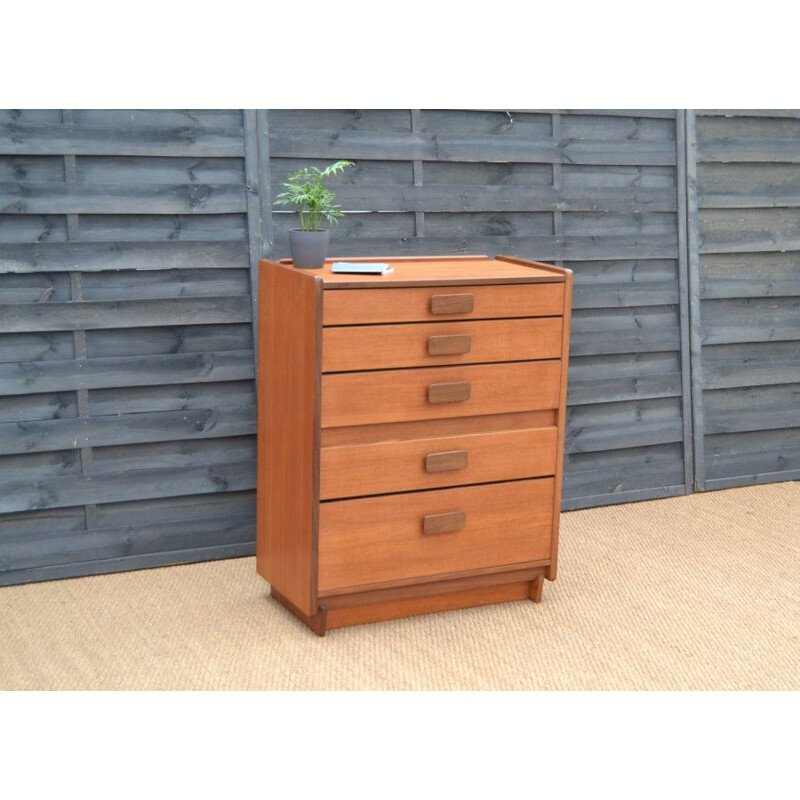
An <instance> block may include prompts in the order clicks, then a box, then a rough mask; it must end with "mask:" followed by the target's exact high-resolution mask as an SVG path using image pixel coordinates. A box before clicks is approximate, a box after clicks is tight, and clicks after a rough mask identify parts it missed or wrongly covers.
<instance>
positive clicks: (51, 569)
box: [0, 541, 256, 586]
mask: <svg viewBox="0 0 800 800" xmlns="http://www.w3.org/2000/svg"><path fill="white" fill-rule="evenodd" d="M255 552H256V544H255V542H254V541H253V542H246V543H243V544H229V545H222V546H220V547H199V548H197V549H189V550H187V549H180V550H172V551H169V552H166V553H148V554H146V555H141V556H124V557H122V558H109V559H103V560H100V561H81V562H78V563H77V564H52V565H50V566H47V567H37V568H33V569H22V570H10V571H8V572H0V586H12V585H15V584H20V583H33V582H35V581H55V580H62V579H64V578H80V577H83V576H84V575H105V574H108V573H112V572H127V571H129V570H138V569H150V568H152V567H165V566H170V565H173V564H194V563H196V562H198V561H214V560H215V559H220V558H242V557H244V556H253V555H255Z"/></svg>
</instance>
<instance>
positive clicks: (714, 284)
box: [700, 275, 800, 300]
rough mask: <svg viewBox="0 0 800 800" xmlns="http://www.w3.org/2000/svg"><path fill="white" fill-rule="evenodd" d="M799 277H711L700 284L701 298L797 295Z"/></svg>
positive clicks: (799, 284) (799, 292)
mask: <svg viewBox="0 0 800 800" xmlns="http://www.w3.org/2000/svg"><path fill="white" fill-rule="evenodd" d="M797 296H800V278H798V279H796V280H792V279H788V280H786V279H782V278H780V277H777V278H776V277H770V276H765V275H759V276H754V277H752V278H729V279H727V280H726V279H724V278H722V279H721V278H712V279H709V280H706V281H702V282H701V284H700V297H701V298H702V299H703V300H724V299H732V298H737V297H797Z"/></svg>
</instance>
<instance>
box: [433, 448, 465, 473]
mask: <svg viewBox="0 0 800 800" xmlns="http://www.w3.org/2000/svg"><path fill="white" fill-rule="evenodd" d="M466 466H467V451H466V450H448V451H447V452H444V453H428V455H427V456H425V472H449V471H450V470H454V469H464V467H466Z"/></svg>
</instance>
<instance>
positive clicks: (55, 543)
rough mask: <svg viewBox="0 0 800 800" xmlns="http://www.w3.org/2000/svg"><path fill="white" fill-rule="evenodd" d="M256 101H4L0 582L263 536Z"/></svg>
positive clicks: (92, 569)
mask: <svg viewBox="0 0 800 800" xmlns="http://www.w3.org/2000/svg"><path fill="white" fill-rule="evenodd" d="M257 127H258V126H257V124H256V119H255V113H254V112H247V115H246V117H244V118H243V114H242V112H241V111H238V110H232V111H118V110H115V111H94V110H91V111H81V110H75V111H64V112H58V111H21V112H14V111H3V112H0V584H4V583H16V582H22V581H29V580H41V579H47V578H55V577H65V576H71V575H80V574H87V573H96V572H107V571H115V570H119V569H129V568H134V567H142V566H154V565H158V564H167V563H178V562H182V561H193V560H204V559H208V558H215V557H221V556H233V555H243V554H247V553H251V552H253V549H254V548H253V539H254V530H255V527H254V498H253V488H254V485H255V447H254V434H255V393H254V387H253V333H252V330H251V322H252V311H251V282H250V276H251V270H252V269H253V267H254V266H255V263H256V262H257V259H258V257H259V256H260V254H261V250H262V247H263V242H262V240H263V231H264V225H263V223H262V220H261V215H260V207H259V202H258V188H259V186H258V184H259V176H258V157H257V150H258V143H257V141H256V138H255V137H256V135H257V133H256V132H257Z"/></svg>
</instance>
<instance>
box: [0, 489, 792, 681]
mask: <svg viewBox="0 0 800 800" xmlns="http://www.w3.org/2000/svg"><path fill="white" fill-rule="evenodd" d="M0 689H6V690H9V689H12V690H13V689H219V690H222V689H275V690H291V689H311V690H330V689H352V690H361V689H397V690H407V689H504V690H531V689H800V483H782V484H772V485H767V486H757V487H748V488H744V489H730V490H726V491H720V492H709V493H707V494H700V495H691V496H687V497H678V498H672V499H667V500H654V501H649V502H643V503H633V504H627V505H620V506H608V507H605V508H599V509H590V510H586V511H576V512H571V513H568V514H564V515H563V517H562V533H561V560H560V573H559V578H558V580H557V581H556V582H555V583H552V584H551V583H546V584H545V590H544V601H543V602H542V603H541V604H539V605H535V604H533V603H531V602H529V601H520V602H513V603H505V604H503V605H499V606H492V607H484V608H478V609H469V610H464V611H454V612H449V613H443V614H435V615H428V616H423V617H415V618H411V619H404V620H395V621H391V622H381V623H376V624H372V625H365V626H361V627H357V628H346V629H341V630H334V631H331V632H330V633H329V634H328V635H327V636H326V637H325V638H318V637H317V636H315V635H314V634H312V633H311V632H310V631H309V630H308V629H306V628H305V627H304V626H303V625H302V624H301V623H300V622H298V621H297V620H296V619H295V618H294V617H292V616H291V615H290V614H289V613H288V612H287V611H286V610H285V609H283V608H282V607H281V606H280V605H278V604H277V603H276V602H274V601H273V600H271V599H270V598H269V588H268V586H267V585H266V584H265V583H264V582H263V581H262V580H261V578H259V577H258V576H257V575H256V573H255V565H254V559H252V558H243V559H234V560H229V561H217V562H210V563H204V564H194V565H187V566H179V567H168V568H162V569H153V570H143V571H140V572H129V573H121V574H116V575H104V576H97V577H90V578H79V579H73V580H65V581H53V582H50V583H40V584H30V585H26V586H14V587H7V588H1V589H0Z"/></svg>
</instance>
